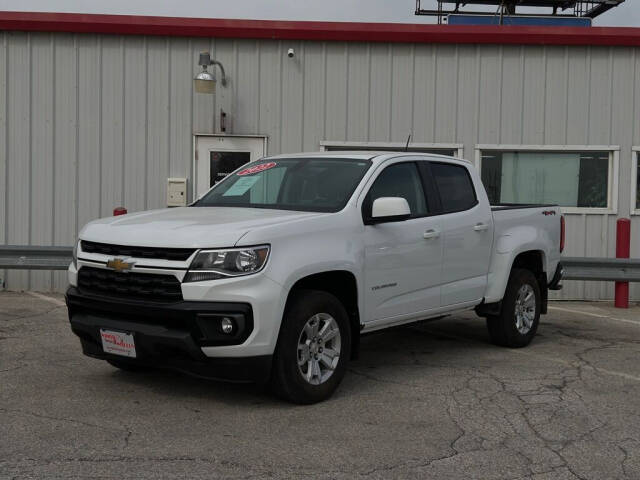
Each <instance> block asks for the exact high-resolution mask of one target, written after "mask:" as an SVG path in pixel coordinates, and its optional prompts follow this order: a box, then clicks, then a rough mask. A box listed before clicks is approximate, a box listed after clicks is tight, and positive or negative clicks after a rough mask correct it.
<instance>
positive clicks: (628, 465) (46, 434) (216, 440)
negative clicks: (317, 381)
mask: <svg viewBox="0 0 640 480" xmlns="http://www.w3.org/2000/svg"><path fill="white" fill-rule="evenodd" d="M539 332H540V333H539V335H538V336H537V337H536V339H535V340H534V343H533V344H532V345H531V346H530V347H528V348H526V349H521V350H510V349H504V348H499V347H495V346H493V345H491V344H489V343H488V338H487V333H486V329H485V326H484V322H483V321H482V320H481V319H478V318H477V317H475V316H474V315H473V314H472V313H469V314H464V315H456V316H454V317H449V318H447V319H443V320H439V321H436V322H432V323H425V324H421V325H418V326H410V327H404V328H399V329H395V330H393V331H389V332H385V333H380V334H374V335H370V336H367V337H364V338H363V340H362V351H361V356H360V359H359V360H357V361H353V362H351V364H350V366H349V372H348V374H347V376H346V378H345V380H344V382H343V384H342V386H341V387H340V389H339V390H338V392H337V394H336V395H335V396H334V397H333V398H332V399H331V400H329V401H327V402H324V403H322V404H318V405H313V406H307V407H301V406H293V405H289V404H286V403H282V402H280V401H279V400H277V399H275V398H273V397H272V396H270V395H269V394H268V393H265V392H264V391H263V390H261V389H259V388H256V387H253V386H247V385H244V386H243V385H230V384H222V383H215V382H208V381H202V380H197V379H192V378H188V377H184V376H180V375H177V374H172V373H166V372H151V373H145V374H134V373H125V372H121V371H118V370H116V369H114V368H113V367H111V366H110V365H108V364H107V363H106V362H102V361H98V360H93V359H89V358H87V357H84V356H83V355H82V354H81V352H80V345H79V341H78V340H77V339H76V338H75V336H74V335H73V334H72V333H71V331H70V329H69V326H68V322H67V318H66V308H65V307H64V304H63V298H62V297H61V296H56V295H48V296H45V295H42V294H29V293H21V294H18V293H0V478H88V477H91V478H96V479H107V478H108V479H127V478H150V479H151V478H153V479H157V478H190V479H193V478H249V477H254V478H336V479H353V478H360V477H367V478H380V479H391V478H438V479H447V478H478V479H483V480H487V479H510V478H532V479H537V480H542V479H554V480H555V479H573V478H584V479H605V478H607V479H608V478H632V479H638V478H640V362H639V358H640V356H639V354H640V307H638V306H636V307H634V308H632V309H629V310H626V311H624V310H616V309H614V308H612V307H611V306H610V305H608V304H602V303H598V304H595V303H554V304H552V305H551V308H550V312H549V315H547V316H545V317H543V322H542V324H541V327H540V330H539Z"/></svg>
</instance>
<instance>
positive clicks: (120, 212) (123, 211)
mask: <svg viewBox="0 0 640 480" xmlns="http://www.w3.org/2000/svg"><path fill="white" fill-rule="evenodd" d="M126 214H127V209H126V208H124V207H116V208H114V209H113V216H114V217H117V216H118V215H126Z"/></svg>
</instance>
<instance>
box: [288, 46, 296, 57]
mask: <svg viewBox="0 0 640 480" xmlns="http://www.w3.org/2000/svg"><path fill="white" fill-rule="evenodd" d="M295 56H296V51H295V50H294V49H293V48H290V49H289V50H287V57H289V58H293V57H295Z"/></svg>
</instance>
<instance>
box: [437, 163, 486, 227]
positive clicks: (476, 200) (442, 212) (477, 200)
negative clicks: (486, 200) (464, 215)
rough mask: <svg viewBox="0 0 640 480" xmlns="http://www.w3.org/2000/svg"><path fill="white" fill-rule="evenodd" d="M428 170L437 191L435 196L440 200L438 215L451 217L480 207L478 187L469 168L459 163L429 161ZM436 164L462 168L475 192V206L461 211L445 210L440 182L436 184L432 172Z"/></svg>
mask: <svg viewBox="0 0 640 480" xmlns="http://www.w3.org/2000/svg"><path fill="white" fill-rule="evenodd" d="M426 163H427V165H426V168H427V169H428V171H429V178H430V179H431V183H432V185H433V189H434V190H435V195H436V197H437V198H438V213H437V215H449V214H451V213H460V212H468V211H469V210H473V209H474V208H475V207H477V206H478V204H479V203H480V199H479V198H478V192H477V191H476V186H475V184H474V183H473V177H472V176H471V172H470V171H469V169H468V168H467V166H466V165H460V164H457V163H451V162H439V161H437V160H429V161H427V162H426ZM434 163H437V164H440V165H451V166H453V167H457V168H462V169H463V170H464V171H465V173H466V174H467V178H468V179H469V184H470V185H471V190H473V198H474V202H473V205H471V206H470V207H468V208H463V209H461V210H445V209H444V205H443V204H442V193H441V192H440V189H439V188H438V182H436V178H435V176H434V175H433V170H431V167H432V165H433V164H434Z"/></svg>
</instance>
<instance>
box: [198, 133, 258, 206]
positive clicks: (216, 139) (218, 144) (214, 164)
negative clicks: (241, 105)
mask: <svg viewBox="0 0 640 480" xmlns="http://www.w3.org/2000/svg"><path fill="white" fill-rule="evenodd" d="M195 138H196V140H195V141H196V144H195V177H196V178H195V180H194V185H195V186H196V188H195V197H196V198H199V197H200V196H201V195H204V194H205V193H206V192H207V191H208V190H209V189H210V188H211V187H213V186H214V185H215V184H216V183H217V182H219V181H220V180H222V179H223V178H224V177H226V176H227V175H228V174H229V173H231V172H233V171H234V170H235V169H236V168H238V167H241V166H242V165H244V164H245V163H249V162H253V161H254V160H258V159H259V158H262V157H264V155H265V153H266V143H267V139H266V137H240V136H238V137H236V136H227V135H196V137H195Z"/></svg>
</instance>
